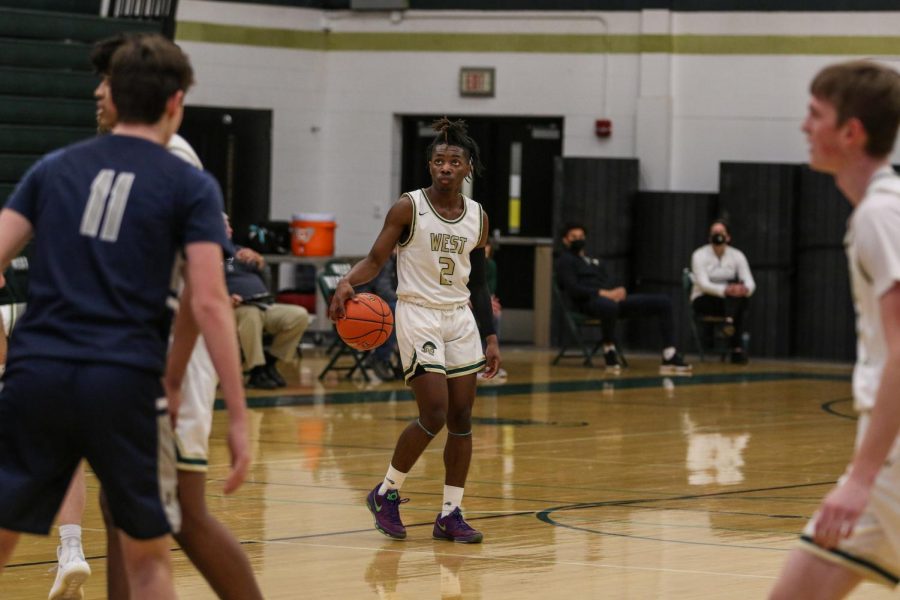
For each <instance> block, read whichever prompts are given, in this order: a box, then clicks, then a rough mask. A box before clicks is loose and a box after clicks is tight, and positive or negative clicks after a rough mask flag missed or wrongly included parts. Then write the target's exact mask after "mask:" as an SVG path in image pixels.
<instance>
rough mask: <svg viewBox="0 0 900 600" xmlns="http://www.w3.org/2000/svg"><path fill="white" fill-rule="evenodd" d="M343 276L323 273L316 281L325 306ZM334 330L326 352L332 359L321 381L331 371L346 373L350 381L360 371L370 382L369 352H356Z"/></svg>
mask: <svg viewBox="0 0 900 600" xmlns="http://www.w3.org/2000/svg"><path fill="white" fill-rule="evenodd" d="M341 277H342V276H341V275H338V274H336V273H327V272H325V273H321V274H320V275H319V276H318V277H317V278H316V279H317V282H318V284H319V291H320V292H321V293H322V297H323V298H324V299H325V305H326V306H327V305H328V304H329V303H330V302H331V297H332V296H334V292H335V290H336V289H337V284H338V282H339V281H340V280H341ZM332 328H333V329H334V342H333V343H332V344H331V346H330V347H329V348H328V350H327V351H326V352H327V353H328V354H331V359H330V360H329V361H328V364H327V365H325V368H324V369H322V372H321V373H319V380H320V381H321V380H322V379H324V378H325V374H326V373H328V372H329V371H346V372H347V374H346V375H345V378H346V379H350V378H351V377H353V374H354V373H355V372H356V371H357V369H358V370H359V372H360V373H361V374H362V377H363V379H364V380H365V381H366V382H368V381H369V373H368V372H367V371H366V367H365V365H364V364H363V361H365V359H366V357H368V356H369V352H370V351H368V350H366V351H362V350H356V349H355V348H351V347H350V346H348V345H347V344H346V343H344V340H342V339H341V336H339V335H338V333H337V328H336V327H334V325H332ZM343 357H347V358H348V359H349V362H348V361H346V360H345V361H344V364H339V361H340V360H341V358H343Z"/></svg>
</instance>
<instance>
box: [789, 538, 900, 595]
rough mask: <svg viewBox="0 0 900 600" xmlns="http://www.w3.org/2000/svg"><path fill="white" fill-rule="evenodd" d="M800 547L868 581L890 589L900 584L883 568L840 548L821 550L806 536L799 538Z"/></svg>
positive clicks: (895, 577)
mask: <svg viewBox="0 0 900 600" xmlns="http://www.w3.org/2000/svg"><path fill="white" fill-rule="evenodd" d="M800 547H801V548H802V549H803V550H806V551H807V552H809V553H810V554H814V555H815V556H818V557H819V558H822V559H824V560H827V561H829V562H832V563H836V564H838V565H841V566H843V567H846V568H848V569H850V570H851V571H853V572H854V573H857V574H859V575H861V576H862V577H865V578H866V579H869V580H870V581H874V582H876V583H881V584H883V585H887V586H890V587H896V586H897V584H898V583H900V578H898V577H897V575H895V574H894V573H891V572H890V571H888V570H887V569H885V568H884V567H882V566H880V565H877V564H875V563H874V562H872V561H870V560H866V559H864V558H860V557H858V556H854V555H853V554H850V553H849V552H846V551H844V550H841V549H840V548H832V549H830V550H827V549H825V548H822V547H821V546H819V545H817V544H816V543H815V542H814V541H813V540H812V538H811V537H809V536H808V535H802V536H800Z"/></svg>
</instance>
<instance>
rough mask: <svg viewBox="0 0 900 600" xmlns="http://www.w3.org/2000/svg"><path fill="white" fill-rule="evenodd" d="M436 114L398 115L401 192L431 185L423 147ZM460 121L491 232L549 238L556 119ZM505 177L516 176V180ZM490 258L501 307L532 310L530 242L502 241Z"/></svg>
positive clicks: (558, 142) (558, 133) (558, 146)
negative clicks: (470, 144)
mask: <svg viewBox="0 0 900 600" xmlns="http://www.w3.org/2000/svg"><path fill="white" fill-rule="evenodd" d="M440 116H441V115H436V116H435V115H428V116H406V117H403V165H402V171H401V183H402V189H403V191H407V190H413V189H417V188H420V187H427V186H429V185H430V184H431V178H430V176H429V174H428V164H427V163H428V156H427V155H426V151H427V148H428V146H429V145H430V144H431V141H432V140H433V139H434V136H435V133H434V132H433V131H432V130H431V127H430V124H431V122H432V121H433V120H434V119H435V118H438V117H440ZM451 118H453V117H451ZM463 119H464V120H465V121H466V123H467V125H468V128H469V135H471V136H472V138H473V139H474V140H475V141H476V142H477V143H478V145H479V147H480V149H481V160H482V162H483V163H484V166H485V172H484V174H483V176H481V177H478V178H475V180H474V181H473V182H472V192H471V193H472V197H473V198H474V199H475V200H477V201H478V202H480V203H481V205H482V206H483V207H484V209H485V211H486V212H487V214H488V218H489V219H490V227H491V230H492V231H497V230H499V233H500V235H501V236H504V237H507V236H512V237H520V238H552V237H553V235H554V232H553V231H552V229H553V160H554V158H555V157H557V156H560V155H561V154H562V128H563V120H562V118H547V117H534V118H530V117H463ZM511 175H512V176H515V175H518V176H519V179H518V182H517V183H516V182H515V179H514V178H511ZM516 192H517V193H518V195H517V196H516V195H515V194H516ZM511 197H512V198H513V200H512V201H511ZM515 198H518V210H516V201H515ZM516 213H518V215H517V214H516ZM496 261H497V271H498V286H497V287H498V290H497V295H498V296H499V297H500V299H501V301H502V303H503V305H504V307H505V308H521V309H531V308H533V306H534V246H533V245H532V244H528V243H526V244H523V245H518V244H516V245H514V244H503V245H501V247H500V250H499V251H498V252H497V254H496Z"/></svg>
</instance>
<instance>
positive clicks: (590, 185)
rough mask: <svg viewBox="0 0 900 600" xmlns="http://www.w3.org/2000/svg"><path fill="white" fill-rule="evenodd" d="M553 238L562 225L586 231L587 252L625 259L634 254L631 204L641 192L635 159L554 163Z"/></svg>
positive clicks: (599, 159)
mask: <svg viewBox="0 0 900 600" xmlns="http://www.w3.org/2000/svg"><path fill="white" fill-rule="evenodd" d="M554 171H555V172H554V180H553V200H554V204H553V235H554V237H555V238H557V239H558V238H559V234H560V230H561V229H562V227H563V225H564V224H566V223H570V222H578V223H582V224H583V225H584V226H585V227H586V228H587V238H588V240H587V246H586V250H587V253H588V254H589V255H591V256H598V257H625V256H628V254H629V253H630V252H631V205H632V202H633V200H634V196H635V194H636V192H637V189H638V161H637V160H636V159H632V158H562V157H558V158H557V159H556V161H555V163H554Z"/></svg>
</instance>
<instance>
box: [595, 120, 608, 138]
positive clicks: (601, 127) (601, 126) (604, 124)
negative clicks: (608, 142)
mask: <svg viewBox="0 0 900 600" xmlns="http://www.w3.org/2000/svg"><path fill="white" fill-rule="evenodd" d="M594 133H596V134H597V137H599V138H608V137H609V136H611V135H612V121H610V120H609V119H597V120H596V121H595V122H594Z"/></svg>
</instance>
